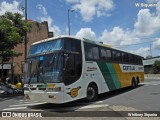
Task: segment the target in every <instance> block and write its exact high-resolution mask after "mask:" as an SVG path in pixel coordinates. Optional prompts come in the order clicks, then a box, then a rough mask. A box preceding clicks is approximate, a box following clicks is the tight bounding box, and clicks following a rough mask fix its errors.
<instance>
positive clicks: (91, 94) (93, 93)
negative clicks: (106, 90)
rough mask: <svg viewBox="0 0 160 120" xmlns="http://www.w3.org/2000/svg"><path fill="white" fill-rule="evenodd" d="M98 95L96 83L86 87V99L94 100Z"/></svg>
mask: <svg viewBox="0 0 160 120" xmlns="http://www.w3.org/2000/svg"><path fill="white" fill-rule="evenodd" d="M97 97H98V89H97V87H96V85H94V84H90V85H89V86H88V88H87V97H86V99H87V101H95V100H96V99H97Z"/></svg>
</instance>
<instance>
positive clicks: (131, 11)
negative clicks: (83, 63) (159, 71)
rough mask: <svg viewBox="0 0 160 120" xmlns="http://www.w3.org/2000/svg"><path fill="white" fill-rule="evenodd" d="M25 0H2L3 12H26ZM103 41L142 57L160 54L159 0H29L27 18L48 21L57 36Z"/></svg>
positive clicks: (0, 1) (0, 2)
mask: <svg viewBox="0 0 160 120" xmlns="http://www.w3.org/2000/svg"><path fill="white" fill-rule="evenodd" d="M24 6H25V0H0V15H3V14H4V13H5V12H7V11H9V12H13V13H16V12H19V13H20V14H22V15H24V9H22V8H24ZM68 9H69V10H74V11H72V12H71V11H70V12H69V15H70V32H71V35H72V36H77V37H81V38H88V39H91V40H94V41H100V42H103V43H104V44H108V45H110V46H112V47H115V48H118V49H122V50H125V51H128V52H131V53H135V54H138V55H141V56H143V57H146V56H150V55H152V56H153V57H156V56H160V1H159V0H27V17H28V19H31V20H34V21H38V22H43V21H48V25H49V30H50V31H52V32H54V35H55V36H58V35H66V34H68Z"/></svg>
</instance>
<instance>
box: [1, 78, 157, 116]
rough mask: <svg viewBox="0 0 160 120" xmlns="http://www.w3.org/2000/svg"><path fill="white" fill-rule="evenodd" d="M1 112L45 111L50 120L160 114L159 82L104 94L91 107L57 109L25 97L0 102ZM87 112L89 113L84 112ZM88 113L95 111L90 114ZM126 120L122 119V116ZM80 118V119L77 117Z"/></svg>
mask: <svg viewBox="0 0 160 120" xmlns="http://www.w3.org/2000/svg"><path fill="white" fill-rule="evenodd" d="M0 111H42V113H46V115H48V116H50V115H51V116H52V115H53V114H54V115H55V116H62V117H63V116H64V117H65V116H67V117H69V116H74V115H73V113H76V112H79V111H80V112H79V113H77V114H75V116H78V115H79V114H80V116H84V117H85V116H88V117H89V116H95V117H96V116H101V115H102V114H103V115H102V116H104V117H106V116H105V115H104V114H105V113H103V112H98V111H115V112H111V113H108V114H110V115H111V116H121V114H119V112H117V111H120V112H121V111H160V80H157V79H156V80H149V79H148V80H145V82H144V83H142V84H141V85H140V86H139V87H138V88H136V89H131V88H125V89H121V90H117V91H114V92H109V93H105V94H102V95H100V96H99V98H98V100H97V101H95V102H92V103H88V102H86V101H84V100H83V99H82V100H78V101H75V102H71V103H67V104H63V105H55V104H49V103H43V104H42V103H39V102H36V101H28V100H26V99H25V98H24V97H22V96H18V97H3V98H0ZM84 111H87V112H84ZM88 111H92V112H93V111H96V112H93V114H91V113H90V112H88ZM122 116H123V115H122ZM78 117H79V116H78Z"/></svg>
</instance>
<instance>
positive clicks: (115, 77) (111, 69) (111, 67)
mask: <svg viewBox="0 0 160 120" xmlns="http://www.w3.org/2000/svg"><path fill="white" fill-rule="evenodd" d="M107 67H108V69H109V72H110V75H111V76H112V80H113V81H114V84H115V86H116V89H119V88H121V83H120V81H119V78H118V75H117V73H116V71H115V68H114V65H113V64H112V63H107Z"/></svg>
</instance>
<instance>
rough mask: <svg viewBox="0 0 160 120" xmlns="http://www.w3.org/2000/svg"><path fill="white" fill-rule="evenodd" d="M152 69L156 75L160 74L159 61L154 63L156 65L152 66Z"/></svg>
mask: <svg viewBox="0 0 160 120" xmlns="http://www.w3.org/2000/svg"><path fill="white" fill-rule="evenodd" d="M152 69H153V72H154V74H158V73H160V61H159V60H156V61H155V62H154V64H153V65H152Z"/></svg>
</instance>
